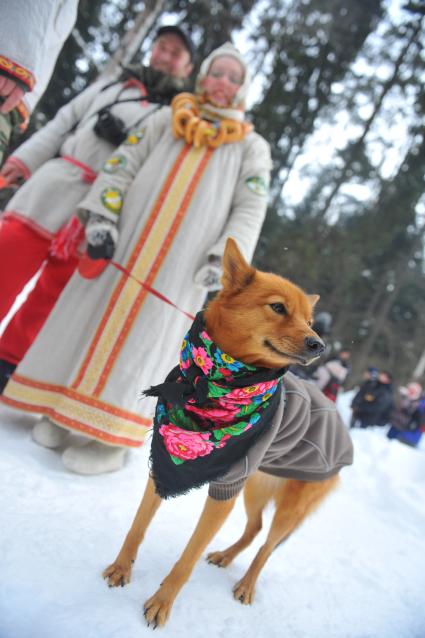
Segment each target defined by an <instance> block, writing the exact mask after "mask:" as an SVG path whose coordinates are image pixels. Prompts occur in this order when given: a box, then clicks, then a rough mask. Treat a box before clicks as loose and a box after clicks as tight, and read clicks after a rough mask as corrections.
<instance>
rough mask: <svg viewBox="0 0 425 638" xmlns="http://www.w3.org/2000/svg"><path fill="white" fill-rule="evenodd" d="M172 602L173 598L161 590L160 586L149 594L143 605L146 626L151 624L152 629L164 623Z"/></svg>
mask: <svg viewBox="0 0 425 638" xmlns="http://www.w3.org/2000/svg"><path fill="white" fill-rule="evenodd" d="M173 602H174V599H172V598H170V597H169V596H167V594H166V593H165V592H164V591H162V587H160V588H159V589H158V591H157V592H156V594H154V595H153V596H151V598H149V599H148V600H147V601H146V602H145V604H144V606H143V609H144V611H143V613H144V616H145V618H146V622H147V624H148V627H150V626H151V625H152V627H153V629H156V628H157V627H162V626H163V625H165V623H166V622H167V620H168V616H169V615H170V612H171V608H172V606H173Z"/></svg>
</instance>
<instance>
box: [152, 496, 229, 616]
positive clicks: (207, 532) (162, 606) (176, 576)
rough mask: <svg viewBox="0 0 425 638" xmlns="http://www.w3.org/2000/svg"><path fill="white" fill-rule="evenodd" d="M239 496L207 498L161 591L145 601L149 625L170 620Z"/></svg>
mask: <svg viewBox="0 0 425 638" xmlns="http://www.w3.org/2000/svg"><path fill="white" fill-rule="evenodd" d="M235 500H236V496H235V497H234V498H232V499H229V500H226V501H217V500H214V499H212V498H210V497H208V498H207V501H206V503H205V506H204V509H203V511H202V514H201V517H200V519H199V521H198V524H197V526H196V529H195V531H194V532H193V534H192V536H191V538H190V540H189V542H188V544H187V545H186V548H185V550H184V552H183V554H182V555H181V557H180V558H179V560H178V561H177V563H176V564H175V565H174V567H173V569H172V570H171V572H170V573H169V574H168V576H167V577H166V578H165V579H164V580H163V582H162V583H161V586H160V588H159V589H158V591H157V592H156V593H155V594H154V595H153V596H152V597H151V598H149V600H147V601H146V602H145V605H144V609H145V618H146V620H147V622H148V625H150V624H151V623H152V624H153V626H154V628H155V627H157V626H158V625H164V624H165V623H166V621H167V618H168V616H169V614H170V611H171V608H172V606H173V603H174V600H175V598H176V596H177V594H178V593H179V591H180V589H181V588H182V587H183V585H184V584H185V582H186V581H187V580H188V578H189V576H190V574H191V572H192V569H193V568H194V566H195V564H196V562H197V561H198V560H199V558H200V556H201V554H202V552H203V551H204V549H205V548H206V546H207V545H208V543H209V542H210V541H211V540H212V539H213V538H214V536H215V534H216V533H217V532H218V530H219V529H220V527H221V526H222V525H223V523H224V521H225V520H226V518H227V517H228V515H229V514H230V512H231V510H232V508H233V505H234V504H235Z"/></svg>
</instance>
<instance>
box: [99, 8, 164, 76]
mask: <svg viewBox="0 0 425 638" xmlns="http://www.w3.org/2000/svg"><path fill="white" fill-rule="evenodd" d="M166 4H167V0H150V1H149V2H148V1H147V2H145V8H144V10H143V11H141V13H140V14H139V15H138V16H137V18H136V20H135V22H134V26H133V27H132V28H131V29H129V31H127V33H126V34H125V36H124V37H123V39H122V40H121V43H120V46H119V47H118V49H117V50H116V51H115V53H114V55H113V56H112V57H111V59H110V60H109V62H108V64H107V65H106V67H105V68H104V69H103V71H102V73H101V75H102V76H106V77H107V76H108V75H113V74H114V73H115V71H116V69H117V68H118V67H119V66H125V65H126V64H128V63H129V62H130V61H131V60H132V59H133V57H134V55H135V54H136V53H137V51H138V50H139V48H140V46H141V44H142V42H143V40H144V39H145V38H146V36H147V34H148V33H149V31H150V29H151V28H152V26H153V24H154V23H155V21H156V20H157V18H158V16H159V15H160V14H161V13H162V11H164V9H165V6H166Z"/></svg>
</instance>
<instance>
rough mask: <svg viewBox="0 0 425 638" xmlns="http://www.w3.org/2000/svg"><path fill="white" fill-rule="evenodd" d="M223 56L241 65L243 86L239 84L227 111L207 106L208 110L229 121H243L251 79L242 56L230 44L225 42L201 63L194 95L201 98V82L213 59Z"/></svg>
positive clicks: (202, 90)
mask: <svg viewBox="0 0 425 638" xmlns="http://www.w3.org/2000/svg"><path fill="white" fill-rule="evenodd" d="M224 55H225V56H230V57H232V58H235V59H236V60H237V61H238V62H239V63H240V64H241V65H242V67H243V69H244V80H243V84H241V86H240V88H239V90H238V92H237V93H236V95H235V97H234V98H233V102H232V104H231V105H230V107H229V108H228V109H225V108H221V107H215V106H213V105H210V104H209V105H208V110H209V111H210V112H211V111H212V112H216V113H217V114H218V115H219V116H220V117H228V118H230V119H238V120H243V117H244V116H243V113H244V111H245V100H246V96H247V94H248V89H249V85H250V82H251V77H250V73H249V69H248V66H247V64H246V62H245V60H244V59H243V57H242V55H241V54H240V53H239V51H238V50H237V49H236V48H235V47H234V46H233V44H232V43H231V42H226V43H225V44H223V45H222V46H221V47H218V49H215V50H214V51H213V52H212V53H210V54H209V56H208V57H206V58H205V60H204V61H203V62H202V64H201V67H200V69H199V73H198V75H197V77H196V82H195V93H196V94H197V95H198V96H202V95H203V93H204V89H203V88H202V80H204V79H205V77H206V76H207V75H208V71H209V70H210V67H211V64H212V62H213V61H214V60H215V59H217V58H220V57H222V56H224ZM235 109H236V111H235ZM235 112H236V113H237V115H236V116H235Z"/></svg>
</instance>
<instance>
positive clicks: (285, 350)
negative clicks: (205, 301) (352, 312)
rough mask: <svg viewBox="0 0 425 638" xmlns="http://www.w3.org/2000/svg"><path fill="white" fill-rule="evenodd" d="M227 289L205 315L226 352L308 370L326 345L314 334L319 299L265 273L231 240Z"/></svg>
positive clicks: (226, 263) (248, 360) (225, 260)
mask: <svg viewBox="0 0 425 638" xmlns="http://www.w3.org/2000/svg"><path fill="white" fill-rule="evenodd" d="M222 284H223V289H222V290H221V292H220V293H219V294H218V295H217V296H216V297H215V298H214V299H213V300H212V301H211V302H210V303H209V305H208V306H207V308H206V310H205V321H206V326H207V330H208V332H209V334H210V335H211V337H212V339H214V341H215V343H216V344H217V345H219V346H220V348H221V349H222V350H224V352H226V353H227V354H229V355H231V356H232V357H234V358H235V359H238V360H239V361H243V362H244V363H248V364H252V365H256V366H260V367H267V368H281V367H283V366H287V365H290V364H302V365H308V364H309V363H311V362H312V361H313V360H314V359H316V358H317V357H319V356H320V355H321V354H322V352H323V351H324V349H325V344H324V343H323V341H322V340H321V339H320V337H319V336H318V335H317V334H316V333H315V332H314V330H312V328H311V326H312V321H313V308H314V305H315V304H316V303H317V301H318V300H319V296H318V295H307V294H306V293H305V292H303V291H302V290H301V288H299V287H298V286H296V285H294V284H293V283H291V282H290V281H288V280H287V279H284V278H283V277H280V276H279V275H275V274H272V273H266V272H261V271H259V270H256V269H255V268H253V267H252V266H250V265H249V264H248V263H247V262H246V261H245V259H244V258H243V257H242V255H241V253H240V251H239V249H238V247H237V244H236V242H235V241H234V240H233V239H228V240H227V243H226V248H225V252H224V256H223V277H222Z"/></svg>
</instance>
